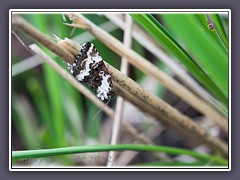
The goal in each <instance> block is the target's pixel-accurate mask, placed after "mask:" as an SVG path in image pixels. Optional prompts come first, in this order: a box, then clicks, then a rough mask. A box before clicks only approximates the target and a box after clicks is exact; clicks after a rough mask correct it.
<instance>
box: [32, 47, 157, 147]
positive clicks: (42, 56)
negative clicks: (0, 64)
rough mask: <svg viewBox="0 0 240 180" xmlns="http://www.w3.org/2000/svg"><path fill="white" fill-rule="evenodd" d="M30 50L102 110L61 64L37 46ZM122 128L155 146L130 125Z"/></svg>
mask: <svg viewBox="0 0 240 180" xmlns="http://www.w3.org/2000/svg"><path fill="white" fill-rule="evenodd" d="M30 49H31V50H32V51H33V52H34V53H35V54H36V55H37V56H38V57H39V58H40V59H42V60H43V61H44V62H46V63H47V64H49V65H50V66H51V67H52V68H53V69H54V70H55V71H56V72H58V73H59V74H60V75H61V76H62V77H63V78H65V79H66V80H67V81H68V82H70V83H71V84H72V85H73V86H74V87H75V88H76V89H77V90H79V91H80V92H81V93H82V94H83V95H84V96H86V97H87V98H88V99H89V100H91V101H92V102H93V103H94V104H95V105H96V106H97V107H98V108H99V109H102V107H103V106H105V104H104V103H103V102H102V101H101V100H99V99H98V98H97V97H96V96H95V95H93V94H92V93H91V92H90V91H89V90H88V89H87V88H86V87H85V86H83V85H82V84H81V83H79V82H78V81H77V80H76V79H75V78H74V77H73V76H72V75H71V74H69V72H67V71H66V70H64V69H63V68H62V67H61V66H60V65H59V64H57V63H56V62H55V61H54V60H53V59H51V58H50V57H49V56H48V55H46V54H45V53H44V52H43V51H42V50H41V49H40V48H39V47H38V46H37V45H35V44H33V45H30ZM102 110H103V111H104V112H105V113H106V114H107V115H108V116H109V117H110V118H111V119H113V117H114V111H113V110H112V109H111V108H109V107H108V106H105V107H104V108H103V109H102ZM122 126H123V128H124V129H126V130H127V132H128V133H129V134H131V135H132V136H133V137H135V139H136V140H138V141H139V142H141V143H144V144H152V145H153V144H154V143H153V142H152V141H151V139H149V138H147V137H146V136H145V135H144V134H139V133H138V132H137V130H136V129H135V128H134V127H133V126H132V125H131V124H129V123H127V122H125V121H124V122H122Z"/></svg>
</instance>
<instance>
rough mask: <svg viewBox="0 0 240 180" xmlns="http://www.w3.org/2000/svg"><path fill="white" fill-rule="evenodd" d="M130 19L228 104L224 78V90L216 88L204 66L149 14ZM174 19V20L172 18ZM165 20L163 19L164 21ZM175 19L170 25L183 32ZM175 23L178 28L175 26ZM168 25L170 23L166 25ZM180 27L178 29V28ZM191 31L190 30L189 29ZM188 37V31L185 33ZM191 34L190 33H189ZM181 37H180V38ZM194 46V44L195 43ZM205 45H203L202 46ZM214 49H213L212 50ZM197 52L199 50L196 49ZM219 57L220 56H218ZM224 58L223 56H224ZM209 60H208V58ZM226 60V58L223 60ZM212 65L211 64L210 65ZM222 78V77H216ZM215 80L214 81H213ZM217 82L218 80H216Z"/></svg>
mask: <svg viewBox="0 0 240 180" xmlns="http://www.w3.org/2000/svg"><path fill="white" fill-rule="evenodd" d="M165 16H166V17H168V19H170V18H171V20H172V19H174V18H175V17H177V19H179V15H164V17H165ZM132 17H133V18H134V19H135V20H136V22H137V23H139V24H140V25H141V26H142V27H143V28H144V29H145V30H146V31H147V32H149V33H150V34H151V35H152V36H153V37H154V38H155V39H156V40H157V41H158V42H159V43H160V44H161V45H162V46H163V47H164V48H165V49H166V50H168V51H169V52H170V53H171V54H173V55H174V56H176V57H177V58H178V59H179V60H180V61H181V62H182V63H183V65H185V67H186V68H187V69H188V70H189V72H191V73H192V74H193V75H194V76H195V77H196V78H197V79H198V80H199V81H200V82H201V83H202V84H203V85H204V86H205V87H206V88H207V89H208V90H209V91H210V92H211V93H212V94H213V95H214V96H215V97H216V98H217V99H219V100H220V101H221V102H223V103H224V104H225V105H227V103H228V99H227V87H226V86H225V85H226V83H225V80H226V77H224V79H223V80H220V81H221V82H224V83H223V84H224V88H222V87H221V86H218V85H219V84H217V83H216V82H215V81H213V79H212V78H210V77H209V75H208V72H206V71H205V70H204V69H203V68H204V66H200V65H199V62H198V61H196V60H195V59H193V58H192V57H191V56H190V55H189V54H188V53H187V51H186V50H184V49H183V48H182V46H181V45H180V44H179V43H178V42H177V41H176V40H175V39H174V37H173V36H172V35H171V34H170V33H169V32H168V31H167V30H166V29H165V28H164V27H163V26H162V25H160V24H159V23H158V21H157V20H156V19H155V18H153V16H151V15H150V14H132ZM173 17H174V18H173ZM165 19H166V18H164V20H165ZM177 19H174V20H173V21H174V23H173V22H172V23H171V25H172V26H173V25H175V26H174V27H175V28H180V29H181V32H182V31H184V28H185V25H184V23H185V22H184V23H183V22H182V20H181V23H180V22H178V20H177ZM169 21H170V20H168V22H169ZM176 23H177V24H178V26H176ZM168 24H170V23H168ZM179 26H180V27H179ZM191 29H192V28H191ZM185 34H187V35H189V31H188V32H187V33H185ZM190 34H191V33H190ZM180 37H181V36H180ZM190 38H192V37H190ZM195 44H196V43H195ZM204 45H205V44H204ZM214 49H215V48H214ZM198 50H199V49H198ZM218 56H220V55H218ZM224 56H225V54H224ZM208 59H209V58H208ZM224 59H225V60H227V59H226V58H224ZM212 64H213V63H212ZM221 69H224V70H223V71H224V74H226V71H225V70H226V68H224V67H222V68H221ZM217 76H221V77H223V76H224V75H217ZM214 80H215V79H214ZM218 80H219V78H218Z"/></svg>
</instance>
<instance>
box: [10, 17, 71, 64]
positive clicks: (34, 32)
mask: <svg viewBox="0 0 240 180" xmlns="http://www.w3.org/2000/svg"><path fill="white" fill-rule="evenodd" d="M12 23H13V25H14V26H17V27H18V28H19V29H21V30H22V31H24V32H25V33H26V34H27V35H29V36H31V37H32V38H33V39H35V40H36V41H38V42H39V43H41V44H42V45H44V46H46V47H48V49H49V50H51V51H52V52H53V53H55V54H57V55H58V56H60V57H62V58H63V59H66V60H69V61H71V60H72V59H73V58H74V56H73V55H72V54H70V53H69V52H68V51H66V50H65V49H64V48H61V47H59V48H56V46H57V44H56V42H55V41H53V40H52V39H50V38H49V37H48V36H47V35H45V34H43V33H42V32H40V31H39V30H38V29H37V28H35V27H34V26H32V25H31V24H29V23H28V22H27V21H26V20H25V19H23V18H22V17H20V16H18V15H15V14H13V15H12Z"/></svg>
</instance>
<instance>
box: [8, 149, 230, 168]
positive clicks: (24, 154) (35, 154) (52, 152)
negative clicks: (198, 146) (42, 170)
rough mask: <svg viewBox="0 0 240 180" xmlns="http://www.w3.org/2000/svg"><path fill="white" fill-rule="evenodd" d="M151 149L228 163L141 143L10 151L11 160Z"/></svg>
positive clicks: (189, 151)
mask: <svg viewBox="0 0 240 180" xmlns="http://www.w3.org/2000/svg"><path fill="white" fill-rule="evenodd" d="M123 150H132V151H152V152H165V153H169V154H175V155H176V154H185V155H189V156H192V157H195V158H197V159H201V160H211V159H215V160H216V161H215V162H217V163H220V164H223V165H228V161H227V160H226V159H223V158H221V157H216V156H211V155H208V154H200V153H198V152H194V151H191V150H187V149H181V148H174V147H168V146H152V145H141V144H120V145H109V144H107V145H93V146H75V147H65V148H55V149H40V150H27V151H12V158H13V160H18V159H24V158H40V157H49V156H58V155H67V154H75V153H86V152H102V151H123Z"/></svg>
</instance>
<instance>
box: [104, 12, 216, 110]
mask: <svg viewBox="0 0 240 180" xmlns="http://www.w3.org/2000/svg"><path fill="white" fill-rule="evenodd" d="M104 15H105V16H106V17H107V18H108V19H109V20H111V21H112V22H113V23H114V24H116V25H117V26H118V27H120V28H121V29H124V21H123V18H122V16H121V15H120V14H108V13H107V14H104ZM132 35H133V37H134V38H135V39H136V40H137V41H138V42H139V43H140V44H141V45H142V46H143V47H145V48H146V49H147V50H148V51H149V52H151V53H152V54H153V55H155V56H156V57H157V58H158V59H159V60H161V61H162V62H163V63H165V64H166V65H167V66H168V68H169V69H170V70H171V71H172V72H173V73H174V74H175V75H176V76H178V77H179V79H180V80H181V81H182V82H183V83H184V84H185V85H186V86H187V87H188V88H190V89H191V90H192V91H193V92H195V93H196V94H197V95H199V96H200V97H201V98H202V99H204V100H205V101H206V102H208V103H209V104H211V105H213V104H214V103H213V101H212V100H211V99H213V97H211V96H210V94H209V93H208V92H207V91H206V90H205V89H203V88H202V87H201V86H200V85H199V84H198V83H197V82H196V81H195V80H194V79H193V78H192V77H191V76H189V75H188V74H187V72H186V70H185V69H183V68H182V67H181V66H180V65H179V64H178V63H177V62H176V61H175V60H174V59H173V58H171V57H169V56H168V55H167V54H166V53H165V52H164V51H163V50H162V48H161V47H160V46H159V44H158V43H157V42H156V41H155V40H154V39H153V38H152V37H150V35H149V34H147V33H146V31H144V30H143V29H141V28H140V27H139V26H138V25H136V24H133V30H132ZM213 108H215V107H214V106H213ZM215 109H216V108H215Z"/></svg>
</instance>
